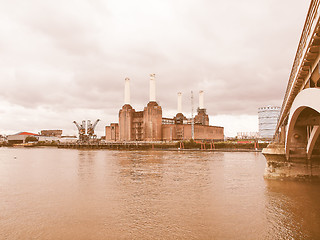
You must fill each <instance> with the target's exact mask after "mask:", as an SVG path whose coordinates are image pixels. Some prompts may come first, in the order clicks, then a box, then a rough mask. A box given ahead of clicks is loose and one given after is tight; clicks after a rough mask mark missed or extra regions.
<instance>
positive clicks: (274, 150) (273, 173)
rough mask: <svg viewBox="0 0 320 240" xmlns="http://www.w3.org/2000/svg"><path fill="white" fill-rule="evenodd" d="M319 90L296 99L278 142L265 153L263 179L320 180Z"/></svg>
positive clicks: (302, 94)
mask: <svg viewBox="0 0 320 240" xmlns="http://www.w3.org/2000/svg"><path fill="white" fill-rule="evenodd" d="M319 103H320V88H307V89H305V90H303V91H301V92H300V93H299V94H298V95H297V97H296V98H295V100H294V102H293V104H292V108H291V111H290V115H289V117H288V119H287V121H285V122H284V124H283V126H282V127H281V132H280V135H279V139H278V140H279V141H278V142H275V143H273V144H271V145H270V146H268V148H267V149H264V151H263V154H264V155H265V157H266V159H267V168H266V172H265V177H266V178H283V179H285V178H289V179H318V180H320V137H319V136H320V104H319Z"/></svg>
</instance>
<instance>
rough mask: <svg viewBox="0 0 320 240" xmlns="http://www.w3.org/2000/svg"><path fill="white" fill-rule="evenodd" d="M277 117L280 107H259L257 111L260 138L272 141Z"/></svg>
mask: <svg viewBox="0 0 320 240" xmlns="http://www.w3.org/2000/svg"><path fill="white" fill-rule="evenodd" d="M279 115H280V107H277V106H267V107H260V108H259V109H258V117H259V135H260V138H265V139H273V137H274V134H275V131H276V127H277V122H278V118H279Z"/></svg>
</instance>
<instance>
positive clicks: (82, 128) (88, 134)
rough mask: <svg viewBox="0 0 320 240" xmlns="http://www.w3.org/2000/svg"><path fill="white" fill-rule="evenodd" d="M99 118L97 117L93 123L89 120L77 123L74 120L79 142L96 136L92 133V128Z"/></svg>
mask: <svg viewBox="0 0 320 240" xmlns="http://www.w3.org/2000/svg"><path fill="white" fill-rule="evenodd" d="M99 121H100V119H97V120H96V121H95V123H94V124H92V123H91V120H88V121H87V122H86V121H85V120H83V121H82V124H80V125H79V124H78V123H77V122H76V121H73V123H74V124H75V125H76V126H77V128H78V131H79V141H80V142H88V141H89V140H90V139H92V138H93V139H95V138H97V136H96V135H95V134H94V129H95V127H96V126H97V124H98V122H99Z"/></svg>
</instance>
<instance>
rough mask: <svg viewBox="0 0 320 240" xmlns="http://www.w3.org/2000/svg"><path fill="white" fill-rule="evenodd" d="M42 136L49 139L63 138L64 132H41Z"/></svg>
mask: <svg viewBox="0 0 320 240" xmlns="http://www.w3.org/2000/svg"><path fill="white" fill-rule="evenodd" d="M40 135H41V136H47V137H61V135H62V130H41V133H40Z"/></svg>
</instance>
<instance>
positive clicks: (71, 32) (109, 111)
mask: <svg viewBox="0 0 320 240" xmlns="http://www.w3.org/2000/svg"><path fill="white" fill-rule="evenodd" d="M288 5H290V8H288ZM307 9H308V3H306V2H303V1H295V2H292V1H289V0H284V1H281V2H279V1H275V0H262V1H254V0H244V1H236V0H233V1H222V0H215V1H209V0H200V1H194V0H184V1H182V0H174V1H171V0H163V1H156V0H151V1H150V0H148V1H147V0H137V1H129V0H105V1H103V0H96V1H88V0H79V1H68V2H66V1H62V0H58V1H51V0H41V1H40V0H30V1H27V2H26V1H21V0H13V1H0V52H1V59H0V84H1V85H2V86H5V87H4V88H3V91H2V92H1V93H0V100H1V101H2V102H3V104H4V105H3V106H5V107H2V109H3V111H4V110H6V108H8V109H7V110H6V111H7V114H2V113H1V112H0V115H1V118H0V119H1V120H0V125H1V126H4V127H3V129H2V131H4V132H6V129H16V131H20V130H23V129H21V128H24V127H27V126H29V127H30V128H33V129H39V130H41V129H40V127H41V128H45V126H48V127H49V126H50V127H52V128H54V125H55V124H56V123H57V121H58V120H57V119H55V118H59V116H64V117H63V118H60V120H59V121H64V122H65V123H67V122H68V124H69V123H70V122H72V121H73V120H75V118H80V117H83V118H89V117H91V118H101V119H103V122H102V123H100V124H101V125H103V124H104V125H106V124H108V123H110V121H116V120H117V115H118V110H119V108H120V107H121V105H122V103H123V85H124V78H125V77H130V79H131V89H132V93H131V96H132V100H131V102H132V104H133V105H134V107H135V108H136V109H137V110H141V109H142V108H143V106H145V105H146V103H147V101H148V79H149V74H150V73H156V79H157V98H158V100H159V102H160V103H161V105H162V107H163V109H164V114H168V115H170V114H172V113H174V112H175V109H176V93H177V92H178V91H182V92H183V93H184V97H183V101H184V109H185V111H186V114H187V115H188V114H190V109H191V107H190V91H191V90H193V91H194V93H195V105H197V104H196V103H197V92H198V91H199V90H204V91H205V105H206V107H207V111H208V113H209V114H211V115H213V116H216V115H221V116H234V115H238V116H240V115H241V116H254V115H256V114H257V109H258V107H261V106H265V105H269V104H273V105H281V103H282V98H283V95H284V91H285V87H286V84H287V81H288V77H289V73H290V70H291V65H292V62H293V58H294V55H295V51H296V47H297V44H298V41H299V37H300V33H301V30H302V26H303V24H304V19H305V16H306V14H307ZM11 108H13V109H14V111H13V112H12V111H11V110H10V109H11ZM19 112H20V114H21V116H23V118H25V119H29V120H30V121H28V120H26V121H27V122H29V123H28V124H25V123H24V124H22V123H21V122H19V123H17V124H16V125H14V124H13V121H12V119H14V118H17V117H18V115H19ZM70 113H73V114H75V115H74V116H72V115H70ZM81 113H82V114H81ZM92 113H96V114H97V116H93V115H92ZM35 114H36V115H37V116H38V117H39V119H44V120H45V121H44V123H41V124H40V122H41V121H40V120H39V122H35V123H34V124H33V125H32V124H31V122H32V121H31V119H33V118H34V115H35ZM50 114H53V115H51V116H52V117H51V118H47V117H46V116H47V115H50ZM98 115H99V116H98ZM166 116H167V115H166ZM168 117H171V115H170V116H168ZM80 120H81V119H80ZM226 122H227V120H226ZM68 124H61V127H64V128H65V129H73V126H71V125H68ZM222 125H223V124H222ZM57 127H58V126H57ZM252 129H255V128H254V127H252Z"/></svg>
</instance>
